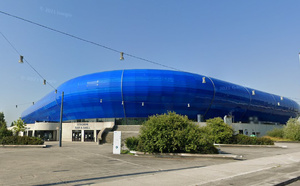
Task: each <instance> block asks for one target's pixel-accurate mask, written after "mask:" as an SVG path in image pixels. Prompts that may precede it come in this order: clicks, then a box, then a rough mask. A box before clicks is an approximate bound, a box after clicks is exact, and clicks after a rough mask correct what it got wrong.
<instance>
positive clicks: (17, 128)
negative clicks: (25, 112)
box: [13, 118, 26, 136]
mask: <svg viewBox="0 0 300 186" xmlns="http://www.w3.org/2000/svg"><path fill="white" fill-rule="evenodd" d="M25 126H26V124H25V123H24V121H23V120H22V119H21V118H19V119H18V120H17V121H14V127H13V131H14V132H15V134H16V136H18V135H19V133H20V132H21V131H22V132H24V131H25Z"/></svg>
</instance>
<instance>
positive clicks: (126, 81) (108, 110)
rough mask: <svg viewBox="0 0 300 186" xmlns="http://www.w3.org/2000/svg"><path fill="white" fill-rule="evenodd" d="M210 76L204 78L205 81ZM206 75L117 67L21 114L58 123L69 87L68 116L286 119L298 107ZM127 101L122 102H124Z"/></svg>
mask: <svg viewBox="0 0 300 186" xmlns="http://www.w3.org/2000/svg"><path fill="white" fill-rule="evenodd" d="M203 78H205V80H206V81H205V82H203ZM252 90H253V89H250V88H246V87H243V86H239V85H235V84H232V83H228V82H225V81H221V80H217V79H213V78H208V77H205V76H202V75H197V74H192V73H186V72H179V71H169V70H147V69H146V70H145V69H140V70H123V71H122V70H118V71H108V72H100V73H95V74H89V75H85V76H80V77H77V78H74V79H71V80H69V81H67V82H65V83H64V84H62V85H61V86H60V87H58V93H57V94H55V92H54V91H53V92H51V93H49V94H48V95H46V96H45V97H44V98H43V99H41V100H40V101H38V102H37V103H36V104H35V105H33V106H31V107H29V108H28V109H27V110H25V111H24V113H23V114H22V118H23V119H24V120H25V122H26V123H34V122H35V121H54V122H57V121H59V117H60V104H61V92H62V91H64V94H65V96H64V115H63V120H64V121H65V120H76V119H89V118H124V117H148V116H150V115H154V114H161V113H166V112H167V111H175V112H177V113H179V114H183V115H187V116H188V117H189V118H190V119H196V118H197V114H201V115H203V116H204V118H205V119H209V118H213V117H223V116H224V115H229V114H232V115H233V116H234V118H235V121H242V122H248V121H249V118H251V117H252V118H253V117H257V118H258V120H260V121H270V122H280V123H285V122H286V121H287V120H288V119H289V117H296V116H297V115H298V114H299V112H300V107H299V105H298V104H297V103H296V102H294V101H292V100H290V99H288V98H281V97H279V96H276V95H273V94H268V93H265V92H261V91H258V90H254V91H255V95H252ZM122 103H123V104H122Z"/></svg>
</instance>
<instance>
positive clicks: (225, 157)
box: [130, 151, 243, 160]
mask: <svg viewBox="0 0 300 186" xmlns="http://www.w3.org/2000/svg"><path fill="white" fill-rule="evenodd" d="M130 153H133V154H135V156H152V157H192V158H221V159H234V160H242V159H243V156H242V155H235V154H190V153H144V152H137V151H130Z"/></svg>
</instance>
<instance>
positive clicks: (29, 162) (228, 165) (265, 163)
mask: <svg viewBox="0 0 300 186" xmlns="http://www.w3.org/2000/svg"><path fill="white" fill-rule="evenodd" d="M46 144H47V145H48V146H50V147H48V148H0V185H210V186H211V185H276V184H280V183H283V182H284V181H287V180H291V179H293V178H296V177H299V176H300V168H299V167H300V143H280V144H277V145H280V146H287V148H253V147H251V148H246V147H221V151H222V152H223V153H227V154H237V155H242V156H243V158H244V159H243V160H233V159H213V158H190V157H176V156H175V157H168V158H158V157H149V156H147V157H146V156H132V155H113V154H112V145H110V144H105V145H97V144H96V143H81V142H63V147H58V142H47V143H46ZM298 183H299V182H298ZM292 184H297V182H294V183H292Z"/></svg>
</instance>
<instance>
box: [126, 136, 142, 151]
mask: <svg viewBox="0 0 300 186" xmlns="http://www.w3.org/2000/svg"><path fill="white" fill-rule="evenodd" d="M125 144H126V146H127V148H128V149H129V150H137V147H138V144H139V138H137V137H134V136H133V137H129V138H126V140H125Z"/></svg>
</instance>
